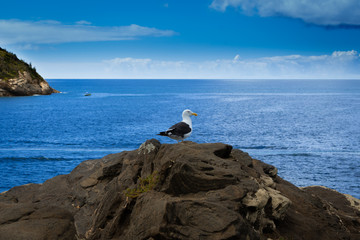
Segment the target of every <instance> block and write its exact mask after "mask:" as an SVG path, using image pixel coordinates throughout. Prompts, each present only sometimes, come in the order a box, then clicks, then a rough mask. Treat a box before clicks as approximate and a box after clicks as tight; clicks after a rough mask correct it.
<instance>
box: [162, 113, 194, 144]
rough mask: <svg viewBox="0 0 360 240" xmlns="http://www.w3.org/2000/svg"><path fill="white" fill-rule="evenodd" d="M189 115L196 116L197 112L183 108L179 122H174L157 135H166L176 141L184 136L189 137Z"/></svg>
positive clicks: (190, 123) (190, 124) (190, 129)
mask: <svg viewBox="0 0 360 240" xmlns="http://www.w3.org/2000/svg"><path fill="white" fill-rule="evenodd" d="M191 116H197V114H196V113H194V112H192V111H191V110H189V109H185V110H184V111H183V113H182V119H183V120H182V121H181V122H179V123H176V124H175V125H173V126H171V127H170V128H169V129H168V130H166V131H165V132H160V133H159V134H157V135H160V136H166V137H169V138H171V139H174V140H176V141H178V142H179V141H183V140H184V139H185V138H187V137H189V136H190V135H191V132H192V122H191V118H190V117H191Z"/></svg>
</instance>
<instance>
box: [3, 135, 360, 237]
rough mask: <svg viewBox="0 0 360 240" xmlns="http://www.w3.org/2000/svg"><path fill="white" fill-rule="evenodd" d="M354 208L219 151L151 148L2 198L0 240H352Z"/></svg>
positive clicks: (222, 147)
mask: <svg viewBox="0 0 360 240" xmlns="http://www.w3.org/2000/svg"><path fill="white" fill-rule="evenodd" d="M150 184H153V185H154V188H153V189H151V188H147V187H148V186H147V185H150ZM141 187H144V189H146V190H144V191H143V192H142V193H138V194H137V195H136V196H132V197H133V198H132V197H130V195H129V190H131V189H132V190H134V191H135V192H136V190H138V189H140V188H141ZM134 191H133V192H134ZM359 204H360V201H359V200H358V199H355V198H352V197H350V196H344V195H343V194H340V193H338V192H336V191H333V190H330V189H326V188H323V187H308V188H304V189H299V188H297V187H296V186H294V185H292V184H291V183H289V182H287V181H285V180H283V179H281V178H280V177H279V176H277V169H276V168H275V167H273V166H271V165H268V164H265V163H263V162H261V161H259V160H255V159H253V158H251V157H250V156H249V155H248V154H247V153H245V152H242V151H240V150H237V149H232V147H231V146H229V145H226V144H222V143H211V144H210V143H209V144H196V143H193V142H183V143H180V144H160V143H159V142H158V141H157V140H154V139H152V140H148V141H146V142H145V143H144V144H142V145H141V146H140V148H139V149H137V150H134V151H129V152H122V153H117V154H111V155H108V156H105V157H104V158H102V159H98V160H89V161H85V162H83V163H81V164H80V165H79V166H77V167H76V168H75V169H74V170H73V171H72V172H71V173H70V174H68V175H60V176H57V177H54V178H52V179H50V180H48V181H46V182H44V183H43V184H28V185H24V186H18V187H14V188H12V189H11V190H9V191H7V192H4V193H1V194H0V239H9V240H11V239H130V240H131V239H147V240H156V239H160V240H163V239H269V238H270V239H294V240H295V239H307V240H311V239H316V240H318V239H322V240H326V239H354V240H355V239H360V210H359Z"/></svg>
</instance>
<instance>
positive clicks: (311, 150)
mask: <svg viewBox="0 0 360 240" xmlns="http://www.w3.org/2000/svg"><path fill="white" fill-rule="evenodd" d="M48 82H49V84H50V85H51V86H52V87H53V88H55V89H57V90H59V91H61V93H59V94H52V95H50V96H29V97H3V98H0V192H3V191H7V190H9V189H10V188H12V187H14V186H18V185H23V184H28V183H42V182H44V181H46V180H47V179H49V178H52V177H54V176H57V175H59V174H68V173H70V172H71V171H72V169H74V168H75V167H76V166H77V165H78V164H79V163H81V162H82V161H84V160H88V159H98V158H102V157H104V156H105V155H107V154H111V153H118V152H121V151H125V150H126V151H127V150H134V149H137V148H138V147H139V146H140V145H141V144H142V143H143V142H145V141H146V140H147V139H151V138H156V139H158V140H159V141H160V142H162V143H176V141H174V140H172V139H169V138H166V137H162V136H158V135H156V134H157V133H159V132H160V131H164V130H166V129H167V128H168V127H170V126H171V125H173V124H175V123H177V122H179V121H181V113H182V111H183V110H184V109H191V110H192V111H193V112H196V113H197V114H198V116H197V117H195V116H194V117H193V118H192V119H193V133H192V135H191V136H190V137H189V138H188V139H187V140H189V141H194V142H197V143H213V142H222V143H226V144H230V145H232V146H233V147H234V148H237V149H241V150H243V151H245V152H248V153H249V154H250V155H251V156H252V157H253V158H256V159H259V160H262V161H264V162H266V163H268V164H272V165H274V166H276V167H277V168H278V175H279V176H280V177H282V178H284V179H285V180H287V181H290V182H291V183H293V184H295V185H296V186H299V187H303V186H311V185H323V186H326V187H329V188H332V189H335V190H337V191H340V192H342V193H346V194H351V195H353V196H354V197H357V198H360V80H113V79H112V80H105V79H91V80H86V79H49V80H48ZM87 92H88V93H91V96H85V93H87Z"/></svg>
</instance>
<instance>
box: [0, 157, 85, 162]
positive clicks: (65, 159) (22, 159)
mask: <svg viewBox="0 0 360 240" xmlns="http://www.w3.org/2000/svg"><path fill="white" fill-rule="evenodd" d="M73 160H78V159H74V158H62V157H59V158H48V157H44V156H35V157H27V158H26V157H2V158H0V161H21V162H22V161H73Z"/></svg>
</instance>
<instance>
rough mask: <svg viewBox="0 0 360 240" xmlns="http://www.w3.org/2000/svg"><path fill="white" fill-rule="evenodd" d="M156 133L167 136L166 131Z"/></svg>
mask: <svg viewBox="0 0 360 240" xmlns="http://www.w3.org/2000/svg"><path fill="white" fill-rule="evenodd" d="M157 135H160V136H167V134H166V132H160V133H158V134H157Z"/></svg>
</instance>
